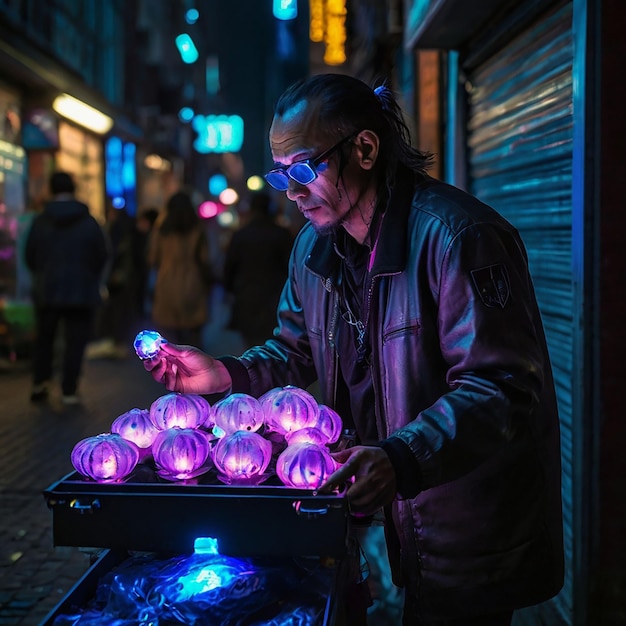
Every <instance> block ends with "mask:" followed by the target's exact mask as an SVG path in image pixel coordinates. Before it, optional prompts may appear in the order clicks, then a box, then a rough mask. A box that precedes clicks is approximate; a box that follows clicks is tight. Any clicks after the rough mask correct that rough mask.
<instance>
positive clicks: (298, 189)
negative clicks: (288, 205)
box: [285, 178, 308, 200]
mask: <svg viewBox="0 0 626 626" xmlns="http://www.w3.org/2000/svg"><path fill="white" fill-rule="evenodd" d="M285 193H286V194H287V197H288V198H289V200H295V199H296V198H302V196H305V195H306V194H307V193H308V190H307V187H306V185H301V184H300V183H297V182H296V181H295V180H293V179H292V178H290V179H289V187H287V191H285Z"/></svg>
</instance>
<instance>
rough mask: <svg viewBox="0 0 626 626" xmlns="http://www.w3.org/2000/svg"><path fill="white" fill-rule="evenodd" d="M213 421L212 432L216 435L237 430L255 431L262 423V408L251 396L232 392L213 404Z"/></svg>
mask: <svg viewBox="0 0 626 626" xmlns="http://www.w3.org/2000/svg"><path fill="white" fill-rule="evenodd" d="M213 421H214V422H215V427H214V428H213V433H214V434H215V435H216V436H218V437H222V436H223V435H224V434H226V435H232V434H233V433H234V432H236V431H238V430H245V431H248V432H256V431H257V430H259V428H261V426H262V425H263V408H262V407H261V403H260V402H259V401H258V400H257V399H256V398H254V397H253V396H249V395H248V394H246V393H233V394H231V395H230V396H227V397H226V398H222V399H221V400H219V401H218V402H216V403H215V404H214V405H213ZM218 429H219V430H218Z"/></svg>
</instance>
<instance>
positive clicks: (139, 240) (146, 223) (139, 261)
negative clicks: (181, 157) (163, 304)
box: [131, 207, 159, 331]
mask: <svg viewBox="0 0 626 626" xmlns="http://www.w3.org/2000/svg"><path fill="white" fill-rule="evenodd" d="M158 217H159V210H158V209H156V208H153V207H150V208H147V209H142V210H141V211H139V213H138V214H137V217H136V219H135V227H134V229H133V233H132V246H131V248H132V255H133V285H134V286H133V301H134V304H133V306H134V310H135V318H136V325H137V326H138V327H137V329H136V330H137V331H139V330H141V328H139V326H141V327H143V326H145V323H146V320H147V319H150V309H151V307H152V305H151V301H152V290H153V288H154V286H153V285H151V284H150V274H151V270H150V265H149V264H148V252H149V245H150V236H151V234H152V229H153V228H154V224H155V222H156V220H157V218H158Z"/></svg>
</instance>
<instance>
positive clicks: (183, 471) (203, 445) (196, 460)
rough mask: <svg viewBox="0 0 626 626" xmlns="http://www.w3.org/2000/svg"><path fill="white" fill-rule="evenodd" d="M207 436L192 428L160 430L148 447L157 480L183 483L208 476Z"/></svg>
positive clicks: (209, 462)
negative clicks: (150, 447) (204, 475)
mask: <svg viewBox="0 0 626 626" xmlns="http://www.w3.org/2000/svg"><path fill="white" fill-rule="evenodd" d="M210 450H211V446H210V444H209V440H208V437H207V435H206V434H205V433H204V432H203V431H201V430H197V429H195V428H176V427H175V428H168V429H167V430H162V431H161V432H160V433H159V434H158V435H157V436H156V437H155V439H154V442H153V443H152V456H153V457H154V462H155V463H156V465H157V468H158V470H157V471H158V474H159V476H162V477H163V478H166V479H167V480H186V479H188V478H195V477H196V476H200V474H204V473H205V472H208V471H209V469H211V467H212V463H211V459H210V457H209V453H210Z"/></svg>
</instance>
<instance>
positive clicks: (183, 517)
mask: <svg viewBox="0 0 626 626" xmlns="http://www.w3.org/2000/svg"><path fill="white" fill-rule="evenodd" d="M209 479H210V477H209ZM209 479H207V480H209ZM153 480H154V479H153ZM44 496H45V498H46V500H47V503H48V506H49V507H50V509H51V510H52V516H53V542H54V545H55V546H77V547H83V548H86V547H93V548H115V549H125V550H135V551H147V552H161V553H177V554H182V553H191V552H193V549H194V541H195V539H196V538H198V537H213V538H216V539H217V541H218V549H219V552H220V553H221V554H227V555H230V556H250V557H252V556H264V557H265V556H279V557H282V556H328V557H333V558H341V557H343V556H344V555H346V553H347V549H348V546H347V537H348V527H349V520H350V515H349V512H348V509H347V500H346V498H345V497H344V496H343V495H337V494H330V495H314V492H312V491H309V490H300V489H292V488H289V487H285V486H282V485H280V486H279V485H265V484H263V485H258V486H251V487H235V486H230V485H223V484H193V485H190V484H180V483H166V482H139V481H138V480H137V478H133V477H131V479H130V480H128V481H127V482H123V483H115V484H106V483H95V482H93V481H88V480H86V479H84V478H83V477H81V476H80V475H79V474H77V473H75V472H73V473H70V474H68V475H67V476H65V477H63V478H62V479H61V480H59V481H57V482H55V483H53V484H52V485H50V486H49V487H48V488H47V489H45V490H44Z"/></svg>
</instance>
